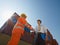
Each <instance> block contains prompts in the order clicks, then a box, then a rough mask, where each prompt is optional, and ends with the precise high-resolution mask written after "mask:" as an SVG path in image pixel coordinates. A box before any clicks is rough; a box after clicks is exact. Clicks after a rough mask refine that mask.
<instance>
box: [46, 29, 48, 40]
mask: <svg viewBox="0 0 60 45" xmlns="http://www.w3.org/2000/svg"><path fill="white" fill-rule="evenodd" d="M47 30H48V29H47ZM46 41H48V31H47V32H46Z"/></svg>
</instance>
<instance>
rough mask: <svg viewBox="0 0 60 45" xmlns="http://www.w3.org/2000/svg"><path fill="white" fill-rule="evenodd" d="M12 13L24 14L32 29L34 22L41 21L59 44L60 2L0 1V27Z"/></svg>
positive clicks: (56, 0)
mask: <svg viewBox="0 0 60 45" xmlns="http://www.w3.org/2000/svg"><path fill="white" fill-rule="evenodd" d="M14 12H17V13H18V14H21V13H26V14H27V16H28V18H27V20H28V22H29V23H30V24H31V25H32V26H33V27H35V26H36V25H37V23H36V20H37V19H41V20H42V24H43V25H45V26H46V27H48V29H49V31H50V32H51V33H52V35H53V38H54V39H56V40H57V41H58V42H59V43H60V36H59V34H60V0H0V27H1V26H2V25H3V24H4V23H5V22H6V20H8V18H10V17H11V16H12V14H13V13H14Z"/></svg>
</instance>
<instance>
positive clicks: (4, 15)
mask: <svg viewBox="0 0 60 45" xmlns="http://www.w3.org/2000/svg"><path fill="white" fill-rule="evenodd" d="M12 14H13V11H10V10H4V11H2V15H1V21H0V28H1V26H3V24H4V23H5V22H6V21H7V20H8V19H9V18H10V17H11V16H12Z"/></svg>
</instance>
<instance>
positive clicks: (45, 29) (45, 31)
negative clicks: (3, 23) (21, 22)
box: [35, 25, 47, 33]
mask: <svg viewBox="0 0 60 45" xmlns="http://www.w3.org/2000/svg"><path fill="white" fill-rule="evenodd" d="M39 27H40V28H39ZM39 29H40V30H39ZM35 31H36V33H37V32H41V33H47V28H46V27H45V26H43V25H40V26H36V28H35Z"/></svg>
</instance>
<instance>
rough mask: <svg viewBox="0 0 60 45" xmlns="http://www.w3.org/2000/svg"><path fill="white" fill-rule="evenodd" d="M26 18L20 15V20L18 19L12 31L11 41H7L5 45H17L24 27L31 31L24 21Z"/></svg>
mask: <svg viewBox="0 0 60 45" xmlns="http://www.w3.org/2000/svg"><path fill="white" fill-rule="evenodd" d="M26 18H27V16H26V15H25V14H21V16H20V18H19V19H18V21H17V23H16V24H15V26H14V28H13V30H12V36H11V39H10V40H9V41H8V44H7V45H18V43H19V41H20V39H21V36H22V35H23V34H24V27H25V26H26V27H28V28H30V29H33V28H32V27H31V26H30V25H29V24H28V22H27V21H26Z"/></svg>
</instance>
